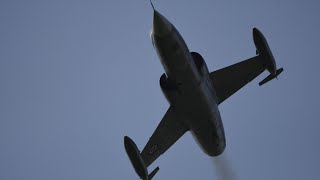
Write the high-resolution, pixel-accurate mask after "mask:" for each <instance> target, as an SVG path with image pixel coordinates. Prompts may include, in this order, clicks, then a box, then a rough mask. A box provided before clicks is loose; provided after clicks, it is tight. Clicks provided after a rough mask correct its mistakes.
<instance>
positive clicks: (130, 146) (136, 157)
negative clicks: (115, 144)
mask: <svg viewBox="0 0 320 180" xmlns="http://www.w3.org/2000/svg"><path fill="white" fill-rule="evenodd" d="M124 147H125V149H126V152H127V155H128V157H129V159H130V161H131V164H132V166H133V168H134V170H135V171H136V173H137V174H138V176H139V177H140V179H142V180H151V179H152V178H153V176H154V175H155V174H156V173H157V172H158V171H159V167H156V168H155V169H154V170H153V171H152V172H151V173H150V174H148V169H147V166H146V165H145V162H144V160H143V158H142V156H141V154H140V151H139V149H138V147H137V145H136V144H135V143H134V142H133V141H132V140H131V139H130V138H129V137H128V136H125V137H124Z"/></svg>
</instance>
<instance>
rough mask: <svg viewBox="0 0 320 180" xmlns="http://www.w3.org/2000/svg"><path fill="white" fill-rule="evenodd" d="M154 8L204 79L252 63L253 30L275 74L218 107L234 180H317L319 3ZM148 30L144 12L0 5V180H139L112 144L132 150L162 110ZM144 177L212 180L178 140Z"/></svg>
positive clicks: (187, 140)
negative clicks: (193, 55) (129, 142)
mask: <svg viewBox="0 0 320 180" xmlns="http://www.w3.org/2000/svg"><path fill="white" fill-rule="evenodd" d="M154 5H155V7H156V8H157V9H158V11H159V12H160V13H162V14H163V15H164V16H166V17H167V18H168V19H169V20H170V21H171V22H172V23H173V24H174V25H175V26H176V28H177V29H178V31H179V32H180V33H181V34H182V36H183V37H184V38H185V41H186V42H187V44H188V46H189V49H190V50H192V51H197V52H199V53H200V54H202V55H203V57H204V58H205V60H206V62H207V65H208V67H209V69H210V70H211V71H213V70H216V69H219V68H222V67H225V66H228V65H231V64H233V63H236V62H239V61H241V60H244V59H246V58H249V57H251V56H253V55H255V47H254V44H253V40H252V27H254V26H256V27H258V28H259V29H260V30H261V31H262V32H263V33H264V35H265V36H266V38H267V40H268V42H269V45H270V46H271V49H272V51H273V53H274V56H275V58H276V61H277V64H278V66H279V67H284V69H285V71H284V72H283V73H282V74H281V76H280V77H279V80H278V81H276V80H274V81H272V82H270V83H269V84H266V85H265V86H263V87H259V86H258V82H259V81H260V80H261V79H262V78H264V77H265V76H266V75H267V73H263V74H262V75H261V76H260V77H258V78H257V79H256V80H254V81H253V82H252V83H250V84H249V85H247V86H246V87H244V88H243V89H242V90H240V91H239V92H238V93H236V94H235V95H234V96H232V97H231V98H230V99H228V100H227V101H225V102H224V103H223V104H222V105H221V106H220V111H221V116H222V119H223V123H224V127H225V133H226V138H227V148H226V152H225V155H227V158H228V162H229V163H230V166H232V171H233V172H234V173H235V178H234V179H237V180H240V179H246V180H247V179H260V180H269V179H291V180H300V179H319V177H320V171H319V168H320V156H319V152H320V142H319V137H320V131H319V126H320V120H319V107H320V105H319V100H320V99H319V97H320V96H319V92H320V86H319V76H320V74H319V65H320V63H319V57H318V55H317V53H318V52H320V46H319V42H320V36H319V29H320V21H319V17H320V11H319V9H320V3H319V2H318V1H312V0H310V1H288V0H287V1H281V0H278V1H275V0H270V1H253V0H251V1H249V0H244V1H241V3H240V2H238V1H237V2H230V1H223V2H215V1H209V0H203V1H194V2H192V1H188V2H187V1H183V0H175V1H160V0H159V1H155V2H154ZM151 27H152V8H151V6H150V4H149V2H148V1H147V0H145V1H113V2H111V1H105V0H104V1H103V0H97V1H95V0H94V1H83V0H77V1H75V0H74V1H62V0H57V1H47V0H41V1H40V0H39V1H36V0H29V1H15V0H10V1H9V0H2V1H0V84H1V88H0V179H3V180H18V179H26V180H29V179H30V180H57V179H60V180H70V179H78V180H87V179H101V180H105V179H138V177H137V176H136V174H135V172H134V170H133V168H132V167H131V164H130V162H129V160H128V158H127V156H126V154H125V150H124V146H123V136H124V135H129V136H130V137H132V138H133V139H134V140H135V142H136V143H137V145H138V147H139V148H140V149H142V148H143V146H144V145H145V143H146V142H147V140H148V139H149V137H150V135H151V134H152V132H153V131H154V129H155V127H156V126H157V125H158V123H159V121H160V120H161V119H162V117H163V114H164V113H165V112H166V110H167V108H168V107H169V105H168V103H167V102H166V100H165V98H164V97H163V95H162V93H161V90H160V87H159V78H160V75H161V74H162V73H163V72H164V70H163V68H162V66H161V64H160V62H159V59H158V57H157V55H156V53H155V50H154V49H153V47H152V44H151V40H150V37H149V34H150V30H151ZM155 166H160V171H159V173H158V174H157V176H156V177H155V179H190V180H191V179H218V178H219V176H217V174H218V173H217V172H216V171H217V169H219V168H218V167H217V166H216V165H214V164H213V163H212V159H211V158H209V157H208V156H206V155H205V154H204V153H203V152H202V151H201V149H200V148H199V147H198V145H197V144H196V143H195V141H194V140H193V138H192V136H191V135H190V134H189V133H187V134H185V135H184V136H183V137H182V138H181V139H180V140H179V141H178V142H177V143H176V144H175V145H174V146H173V147H172V148H171V149H169V151H167V153H166V154H164V155H163V156H161V157H160V158H159V159H158V160H157V161H155V163H154V164H153V165H152V166H151V167H152V168H153V167H155ZM230 168H231V167H230Z"/></svg>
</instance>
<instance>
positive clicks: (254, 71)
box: [209, 56, 266, 104]
mask: <svg viewBox="0 0 320 180" xmlns="http://www.w3.org/2000/svg"><path fill="white" fill-rule="evenodd" d="M265 69H266V67H265V65H264V64H263V61H262V59H261V58H260V57H259V56H255V57H252V58H250V59H247V60H245V61H242V62H239V63H236V64H234V65H231V66H228V67H225V68H222V69H219V70H217V71H214V72H211V73H210V75H209V76H210V78H211V82H212V83H213V86H214V88H215V90H216V95H217V98H218V103H219V104H220V103H222V102H223V101H224V100H226V99H227V98H228V97H230V96H231V95H232V94H234V93H235V92H237V91H238V90H239V89H241V88H242V87H243V86H244V85H246V84H247V83H249V82H250V81H252V80H253V79H254V78H255V77H257V76H258V75H260V74H261V73H262V72H263V71H264V70H265Z"/></svg>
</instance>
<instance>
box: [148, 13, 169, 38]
mask: <svg viewBox="0 0 320 180" xmlns="http://www.w3.org/2000/svg"><path fill="white" fill-rule="evenodd" d="M171 28H172V25H171V23H170V22H169V21H168V20H167V19H166V18H165V17H164V16H162V15H161V14H160V13H159V12H158V11H156V10H155V11H154V13H153V34H154V35H156V36H165V35H167V34H169V33H170V31H171Z"/></svg>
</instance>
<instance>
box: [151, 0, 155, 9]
mask: <svg viewBox="0 0 320 180" xmlns="http://www.w3.org/2000/svg"><path fill="white" fill-rule="evenodd" d="M150 4H151V6H152V9H153V10H154V11H155V9H154V6H153V3H152V0H150Z"/></svg>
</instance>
